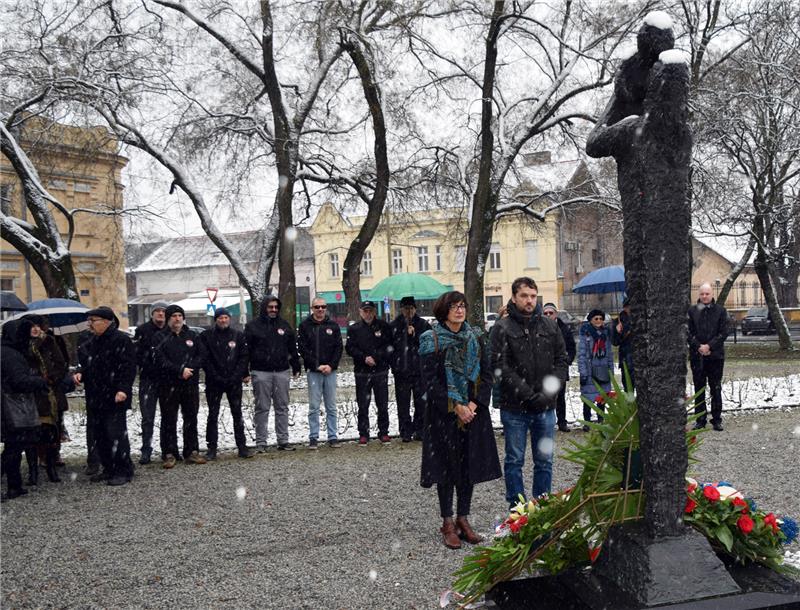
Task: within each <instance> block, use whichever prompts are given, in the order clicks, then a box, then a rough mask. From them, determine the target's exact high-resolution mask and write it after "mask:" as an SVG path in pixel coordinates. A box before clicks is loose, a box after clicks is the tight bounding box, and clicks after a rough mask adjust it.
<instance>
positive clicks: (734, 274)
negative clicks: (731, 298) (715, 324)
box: [717, 235, 756, 307]
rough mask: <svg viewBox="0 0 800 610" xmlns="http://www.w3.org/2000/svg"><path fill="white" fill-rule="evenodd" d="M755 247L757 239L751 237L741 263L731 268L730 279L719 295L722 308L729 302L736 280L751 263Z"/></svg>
mask: <svg viewBox="0 0 800 610" xmlns="http://www.w3.org/2000/svg"><path fill="white" fill-rule="evenodd" d="M755 245H756V238H755V237H754V236H753V235H751V236H750V241H748V242H747V248H745V250H744V254H743V255H742V258H740V259H739V262H738V263H736V264H735V265H734V266H733V267H732V268H731V271H730V273H729V274H728V277H726V278H725V283H724V284H723V285H722V290H720V291H719V294H718V295H717V304H719V306H720V307H725V301H726V300H728V295H729V294H730V292H731V289H732V288H733V284H734V282H736V279H737V278H738V277H739V275H740V274H741V273H742V270H743V269H744V268H745V266H746V265H747V261H749V260H750V257H751V256H752V255H753V248H755Z"/></svg>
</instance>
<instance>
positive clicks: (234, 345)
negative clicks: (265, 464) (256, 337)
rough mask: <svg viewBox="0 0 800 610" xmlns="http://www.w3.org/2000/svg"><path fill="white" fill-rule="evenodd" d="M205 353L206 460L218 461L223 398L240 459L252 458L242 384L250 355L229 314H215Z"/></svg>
mask: <svg viewBox="0 0 800 610" xmlns="http://www.w3.org/2000/svg"><path fill="white" fill-rule="evenodd" d="M200 341H201V342H202V343H203V347H204V348H205V351H206V361H205V364H204V366H203V369H204V370H205V372H206V402H207V403H208V421H207V423H206V447H207V449H206V459H208V460H215V459H216V458H217V438H218V432H217V430H218V425H219V405H220V402H221V400H222V395H223V394H225V395H226V396H227V397H228V406H230V409H231V415H232V416H233V436H234V438H235V439H236V447H237V448H238V449H239V457H240V458H248V457H250V453H249V452H248V451H247V446H246V442H245V436H244V422H243V421H242V380H243V379H245V378H246V377H247V376H248V351H247V342H246V341H245V339H244V333H242V332H241V331H238V330H236V329H234V328H231V316H230V313H228V310H227V309H225V308H224V307H220V308H219V309H217V310H216V311H215V312H214V326H213V327H212V328H210V329H208V330H206V331H203V333H202V334H201V335H200Z"/></svg>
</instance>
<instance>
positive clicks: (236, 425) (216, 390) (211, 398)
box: [206, 382, 247, 451]
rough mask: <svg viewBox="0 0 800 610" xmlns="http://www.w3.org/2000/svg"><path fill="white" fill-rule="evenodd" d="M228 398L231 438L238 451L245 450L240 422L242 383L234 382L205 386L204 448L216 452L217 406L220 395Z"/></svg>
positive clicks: (242, 424)
mask: <svg viewBox="0 0 800 610" xmlns="http://www.w3.org/2000/svg"><path fill="white" fill-rule="evenodd" d="M223 394H225V395H226V396H227V397H228V406H229V407H230V409H231V416H233V438H234V439H236V448H237V449H239V450H240V451H241V450H242V449H246V448H247V443H246V440H245V436H244V422H243V421H242V383H241V382H236V383H233V384H231V385H228V386H219V385H213V384H208V383H207V384H206V402H207V403H208V421H207V422H206V446H207V447H208V448H209V449H213V450H214V451H216V450H217V439H218V436H219V432H218V431H219V406H220V403H221V402H222V395H223Z"/></svg>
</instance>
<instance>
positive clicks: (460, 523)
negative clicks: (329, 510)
mask: <svg viewBox="0 0 800 610" xmlns="http://www.w3.org/2000/svg"><path fill="white" fill-rule="evenodd" d="M455 525H456V528H458V530H459V534H458V535H459V537H460V538H461V539H462V540H465V541H466V542H469V543H470V544H478V543H479V542H481V541H482V540H483V537H482V536H479V535H478V534H476V533H475V530H473V529H472V526H471V525H470V524H469V521H467V518H466V517H458V518H456V523H455Z"/></svg>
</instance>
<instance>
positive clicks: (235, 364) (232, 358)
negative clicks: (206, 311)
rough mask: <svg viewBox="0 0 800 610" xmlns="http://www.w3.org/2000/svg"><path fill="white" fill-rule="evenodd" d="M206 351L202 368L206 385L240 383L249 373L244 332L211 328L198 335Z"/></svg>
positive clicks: (225, 385) (229, 328)
mask: <svg viewBox="0 0 800 610" xmlns="http://www.w3.org/2000/svg"><path fill="white" fill-rule="evenodd" d="M200 342H201V343H202V344H203V347H204V348H205V352H206V360H205V363H204V365H203V369H204V370H205V372H206V385H213V386H224V387H228V386H232V385H237V384H241V383H242V379H244V378H245V377H247V375H248V373H249V366H248V363H249V352H248V347H247V341H245V338H244V333H243V332H241V331H239V330H236V329H234V328H231V327H230V326H229V327H228V328H226V329H221V328H218V327H217V326H216V325H214V326H213V328H209V329H208V330H205V331H203V332H202V334H201V335H200Z"/></svg>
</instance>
